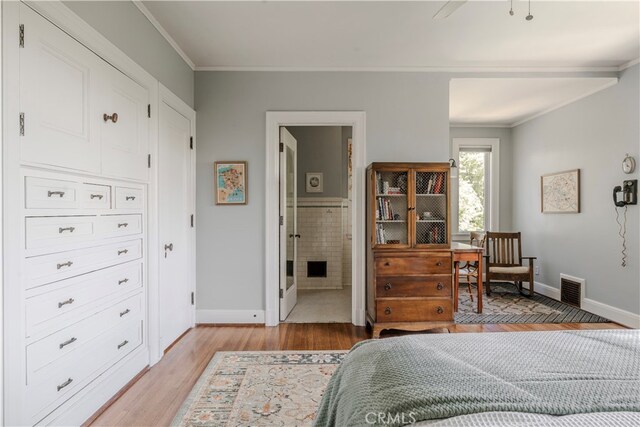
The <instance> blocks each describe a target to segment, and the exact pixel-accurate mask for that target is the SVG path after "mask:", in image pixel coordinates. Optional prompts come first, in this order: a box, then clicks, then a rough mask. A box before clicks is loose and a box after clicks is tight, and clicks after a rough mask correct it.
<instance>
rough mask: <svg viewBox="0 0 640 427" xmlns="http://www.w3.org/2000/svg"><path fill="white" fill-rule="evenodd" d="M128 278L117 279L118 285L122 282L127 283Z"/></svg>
mask: <svg viewBox="0 0 640 427" xmlns="http://www.w3.org/2000/svg"><path fill="white" fill-rule="evenodd" d="M128 281H129V279H122V280H118V285H122V284H123V283H127V282H128Z"/></svg>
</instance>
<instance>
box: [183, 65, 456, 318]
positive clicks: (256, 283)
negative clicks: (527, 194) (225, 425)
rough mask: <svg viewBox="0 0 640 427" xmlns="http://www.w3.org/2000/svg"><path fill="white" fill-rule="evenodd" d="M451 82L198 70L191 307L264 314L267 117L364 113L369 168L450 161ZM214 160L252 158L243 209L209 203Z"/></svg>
mask: <svg viewBox="0 0 640 427" xmlns="http://www.w3.org/2000/svg"><path fill="white" fill-rule="evenodd" d="M449 78H450V76H449V75H447V74H441V73H383V72H379V73H359V72H350V73H342V72H327V73H322V72H196V77H195V84H196V94H195V107H196V110H197V111H198V120H197V132H198V158H197V217H198V236H199V238H198V241H197V266H198V267H197V292H198V302H197V308H198V309H229V310H233V309H237V310H251V309H254V310H255V309H264V233H265V223H264V214H265V212H264V203H265V200H264V176H265V169H264V166H265V138H266V136H265V113H266V112H267V111H269V110H274V111H277V110H285V111H287V110H299V111H300V110H302V111H304V110H317V111H322V110H326V111H331V110H359V111H365V112H366V114H367V127H366V138H367V156H366V158H367V162H372V161H407V160H412V161H446V160H447V159H448V158H449ZM216 160H247V161H248V162H249V170H248V178H249V185H248V193H249V194H248V200H249V204H248V205H246V206H233V207H230V206H216V205H215V203H214V199H213V176H212V170H213V162H214V161H216ZM361 173H362V172H361ZM228 254H234V255H233V256H229V255H228Z"/></svg>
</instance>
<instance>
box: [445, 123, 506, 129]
mask: <svg viewBox="0 0 640 427" xmlns="http://www.w3.org/2000/svg"><path fill="white" fill-rule="evenodd" d="M449 127H451V128H505V129H511V128H512V127H513V126H511V125H509V124H505V123H480V124H474V123H454V122H451V123H449Z"/></svg>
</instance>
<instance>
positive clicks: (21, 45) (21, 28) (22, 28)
mask: <svg viewBox="0 0 640 427" xmlns="http://www.w3.org/2000/svg"><path fill="white" fill-rule="evenodd" d="M18 28H19V30H18V32H19V39H20V41H19V43H18V46H19V47H24V24H20V27H18Z"/></svg>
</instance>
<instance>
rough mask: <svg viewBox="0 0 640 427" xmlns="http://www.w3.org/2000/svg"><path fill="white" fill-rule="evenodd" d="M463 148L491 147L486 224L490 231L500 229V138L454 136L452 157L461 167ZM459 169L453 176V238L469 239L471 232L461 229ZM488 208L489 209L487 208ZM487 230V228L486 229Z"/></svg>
mask: <svg viewBox="0 0 640 427" xmlns="http://www.w3.org/2000/svg"><path fill="white" fill-rule="evenodd" d="M461 148H472V149H473V148H485V149H486V148H489V149H490V150H491V152H490V154H489V179H488V181H489V185H488V188H485V192H486V193H488V197H485V201H484V202H485V214H488V219H485V224H488V225H489V231H498V230H500V221H499V218H500V138H453V139H452V140H451V158H452V159H454V160H455V161H456V165H457V166H458V168H460V149H461ZM459 175H460V173H459V169H458V173H457V174H456V176H455V177H451V218H452V221H451V222H452V224H451V229H452V230H451V234H452V240H468V239H469V232H468V231H466V232H465V231H460V228H459V227H460V224H459V214H458V212H459V207H458V203H459V201H458V191H459V190H458V188H459V181H458V179H459ZM487 199H488V200H487ZM487 202H488V203H487ZM487 208H488V209H487ZM484 231H487V230H484Z"/></svg>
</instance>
